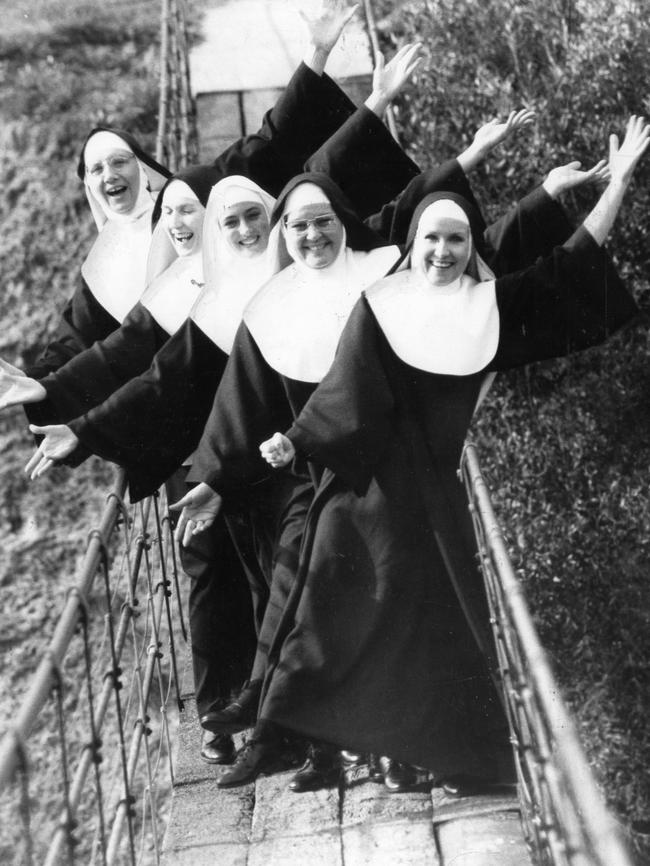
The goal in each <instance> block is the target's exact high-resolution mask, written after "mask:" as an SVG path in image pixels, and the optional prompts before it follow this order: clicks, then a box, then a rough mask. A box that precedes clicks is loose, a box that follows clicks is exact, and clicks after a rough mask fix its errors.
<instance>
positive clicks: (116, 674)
mask: <svg viewBox="0 0 650 866" xmlns="http://www.w3.org/2000/svg"><path fill="white" fill-rule="evenodd" d="M100 571H101V575H102V577H103V579H104V588H105V598H106V616H107V621H108V629H109V634H110V650H111V669H110V671H109V672H108V674H107V675H108V677H109V678H111V679H112V682H113V694H114V699H115V710H116V718H117V731H118V736H119V751H120V761H121V764H122V780H123V783H124V797H123V800H122V801H121V802H122V803H123V804H124V809H125V811H126V817H127V824H128V831H129V853H130V855H131V862H132V863H133V864H135V862H136V861H135V839H134V831H133V810H132V805H133V802H134V801H133V796H132V794H131V790H130V786H129V773H128V765H127V760H126V744H125V739H124V717H123V715H122V703H121V699H120V690H121V688H122V681H121V679H120V677H121V675H122V668H121V667H120V666H119V660H118V655H117V649H116V643H115V629H114V624H113V613H112V604H111V585H110V579H109V569H108V552H107V550H106V546H105V545H103V546H102V554H101V560H100ZM111 839H112V836H111ZM109 860H112V857H111V856H110V842H109Z"/></svg>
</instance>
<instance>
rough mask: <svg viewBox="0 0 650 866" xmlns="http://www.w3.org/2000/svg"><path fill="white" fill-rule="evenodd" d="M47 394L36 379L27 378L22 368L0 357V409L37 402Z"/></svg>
mask: <svg viewBox="0 0 650 866" xmlns="http://www.w3.org/2000/svg"><path fill="white" fill-rule="evenodd" d="M46 396H47V392H46V391H45V388H44V387H43V386H42V385H41V383H40V382H37V381H36V379H30V378H28V377H27V376H26V375H25V374H24V373H23V371H22V370H19V369H18V367H14V365H13V364H9V363H8V362H7V361H3V360H2V359H0V409H7V408H8V407H9V406H19V405H20V404H21V403H38V401H39V400H44V399H45V397H46Z"/></svg>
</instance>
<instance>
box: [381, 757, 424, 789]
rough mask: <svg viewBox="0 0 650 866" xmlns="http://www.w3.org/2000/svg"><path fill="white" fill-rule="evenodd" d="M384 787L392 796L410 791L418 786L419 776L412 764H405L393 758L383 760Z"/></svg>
mask: <svg viewBox="0 0 650 866" xmlns="http://www.w3.org/2000/svg"><path fill="white" fill-rule="evenodd" d="M381 763H382V765H383V771H384V785H385V786H386V788H387V789H388V790H389V791H390V792H391V794H398V793H400V792H401V791H410V790H412V788H413V787H414V786H415V785H416V784H417V780H418V776H417V773H416V771H415V768H414V767H412V766H411V765H410V764H403V763H402V762H401V761H396V760H394V759H393V758H382V759H381Z"/></svg>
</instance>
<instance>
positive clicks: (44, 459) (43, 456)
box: [25, 424, 79, 481]
mask: <svg viewBox="0 0 650 866" xmlns="http://www.w3.org/2000/svg"><path fill="white" fill-rule="evenodd" d="M29 429H30V430H31V432H32V433H35V434H37V435H39V436H43V440H42V442H41V444H40V445H39V446H38V448H37V449H36V451H35V452H34V454H33V456H32V458H31V459H30V461H29V462H28V463H27V465H26V466H25V472H26V473H27V475H29V477H30V478H31V480H32V481H33V480H34V479H35V478H38V477H39V476H41V475H44V474H45V473H46V472H49V470H50V469H51V468H52V467H53V466H54V464H55V463H56V461H57V460H64V459H65V458H66V457H68V456H69V455H70V454H72V452H73V451H74V449H75V448H76V447H77V445H78V444H79V439H78V438H77V436H76V435H75V434H74V433H73V432H72V430H71V429H70V428H69V427H66V425H65V424H48V425H46V426H45V427H37V426H36V424H30V425H29Z"/></svg>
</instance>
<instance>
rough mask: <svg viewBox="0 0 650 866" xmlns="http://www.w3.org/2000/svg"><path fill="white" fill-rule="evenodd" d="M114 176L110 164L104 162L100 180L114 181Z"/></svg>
mask: <svg viewBox="0 0 650 866" xmlns="http://www.w3.org/2000/svg"><path fill="white" fill-rule="evenodd" d="M116 174H117V172H116V171H115V169H114V168H113V166H112V165H111V164H110V162H105V163H104V165H103V171H102V179H103V180H104V182H108V181H109V180H115V176H116Z"/></svg>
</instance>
